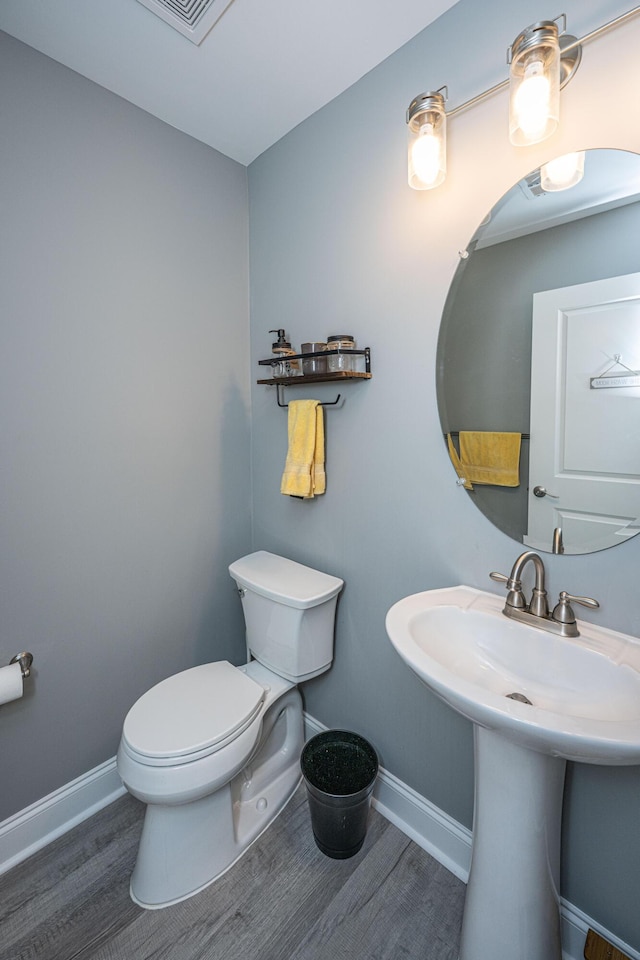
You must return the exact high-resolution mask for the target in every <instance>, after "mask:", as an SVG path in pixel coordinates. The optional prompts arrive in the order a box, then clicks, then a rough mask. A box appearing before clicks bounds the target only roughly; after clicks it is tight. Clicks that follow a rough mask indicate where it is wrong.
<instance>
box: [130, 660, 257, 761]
mask: <svg viewBox="0 0 640 960" xmlns="http://www.w3.org/2000/svg"><path fill="white" fill-rule="evenodd" d="M264 698H265V689H264V687H263V686H261V685H260V684H259V683H256V682H255V680H252V679H251V677H249V676H247V674H246V673H244V672H243V671H242V670H239V669H238V668H237V667H234V666H232V664H230V663H229V662H228V661H226V660H220V661H217V662H216V663H206V664H203V665H202V666H199V667H191V668H190V669H189V670H183V671H182V672H181V673H177V674H175V675H174V676H172V677H168V678H167V679H166V680H162V681H161V682H160V683H158V684H156V686H155V687H152V688H151V690H148V691H147V693H145V694H144V695H143V696H142V697H140V699H139V700H138V701H137V703H135V704H134V705H133V707H132V708H131V710H130V711H129V713H128V714H127V716H126V718H125V721H124V729H123V734H122V747H123V748H124V750H125V751H126V753H127V754H129V756H130V757H131V758H132V759H134V760H137V761H138V762H139V763H143V764H146V765H148V766H174V765H176V764H181V763H190V762H192V761H194V760H199V759H200V758H202V757H206V756H208V755H209V754H212V753H216V752H217V751H218V750H221V749H222V748H223V747H224V746H226V745H227V744H228V743H230V742H232V741H233V740H235V739H237V737H239V736H240V735H241V734H242V733H243V732H244V731H245V730H246V729H247V727H249V726H250V725H251V724H252V723H253V721H254V720H255V718H256V717H257V715H258V714H259V713H260V711H261V709H262V705H263V701H264Z"/></svg>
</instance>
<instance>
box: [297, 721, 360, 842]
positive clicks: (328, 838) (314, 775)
mask: <svg viewBox="0 0 640 960" xmlns="http://www.w3.org/2000/svg"><path fill="white" fill-rule="evenodd" d="M300 766H301V768H302V775H303V777H304V781H305V783H306V786H307V797H308V800H309V810H310V812H311V826H312V828H313V836H314V839H315V841H316V846H317V847H318V848H319V849H320V850H322V852H323V853H324V854H326V856H327V857H333V858H334V859H335V860H346V859H347V857H353V856H354V855H355V854H356V853H357V852H358V850H359V849H360V848H361V846H362V844H363V843H364V838H365V836H366V833H367V818H368V815H369V806H370V802H371V794H372V792H373V787H374V784H375V780H376V776H377V774H378V755H377V754H376V752H375V750H374V749H373V747H372V746H371V744H370V743H368V742H367V741H366V740H365V739H364V738H363V737H360V736H359V735H358V734H357V733H351V732H350V731H349V730H326V731H325V732H324V733H319V734H317V735H316V736H315V737H312V738H311V739H310V740H309V741H308V742H307V743H306V744H305V746H304V748H303V750H302V756H301V758H300Z"/></svg>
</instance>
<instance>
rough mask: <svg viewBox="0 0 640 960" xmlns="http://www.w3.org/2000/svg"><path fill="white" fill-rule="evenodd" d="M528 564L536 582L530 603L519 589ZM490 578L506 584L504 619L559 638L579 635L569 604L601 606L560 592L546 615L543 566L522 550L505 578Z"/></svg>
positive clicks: (497, 574) (536, 556)
mask: <svg viewBox="0 0 640 960" xmlns="http://www.w3.org/2000/svg"><path fill="white" fill-rule="evenodd" d="M529 561H531V563H533V565H534V567H535V573H536V580H535V586H534V588H533V592H532V594H531V600H530V601H529V603H527V601H526V599H525V595H524V591H523V589H522V571H523V570H524V568H525V567H526V565H527V563H529ZM489 576H490V577H491V579H492V580H497V581H498V583H506V585H507V591H508V592H507V600H506V603H505V605H504V609H503V611H502V612H503V613H504V615H505V617H511V618H512V619H513V620H519V621H520V622H521V623H527V624H529V625H530V626H533V627H539V628H540V629H542V630H548V631H549V632H550V633H557V634H559V635H560V636H561V637H579V636H580V631H579V630H578V623H577V620H576V615H575V613H574V612H573V607H572V606H571V602H570V601H573V602H574V603H581V604H582V605H583V606H585V607H599V606H600V604H599V603H598V601H597V600H593V599H592V598H591V597H575V596H573V595H572V594H570V593H567V592H566V590H563V591H562V592H561V594H560V598H559V600H558V603H557V604H556V606H555V607H554V609H553V613H552V614H551V615H549V604H548V602H547V590H546V586H545V569H544V563H543V562H542V558H541V557H540V556H538V554H537V553H534V552H533V551H532V550H525V552H524V553H521V554H520V556H519V557H518V559H517V560H516V562H515V563H514V565H513V568H512V570H511V573H510V574H509V576H508V577H507V576H505V575H504V573H495V572H494V573H490V574H489Z"/></svg>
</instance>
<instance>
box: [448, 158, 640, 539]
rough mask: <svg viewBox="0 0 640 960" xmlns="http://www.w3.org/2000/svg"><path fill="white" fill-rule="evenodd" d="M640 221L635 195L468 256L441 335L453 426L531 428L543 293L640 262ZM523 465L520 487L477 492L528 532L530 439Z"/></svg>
mask: <svg viewBox="0 0 640 960" xmlns="http://www.w3.org/2000/svg"><path fill="white" fill-rule="evenodd" d="M587 163H588V160H587ZM639 228H640V203H632V204H629V205H627V206H624V207H619V208H617V209H615V210H609V211H607V212H605V213H599V214H597V215H596V216H592V217H585V218H584V219H580V220H575V221H573V222H572V223H568V224H563V225H562V226H558V227H553V228H552V229H549V230H540V231H538V232H536V233H532V234H529V235H528V236H524V237H519V238H518V239H515V240H509V241H507V242H505V243H497V244H494V245H492V246H490V247H482V248H480V249H478V250H474V251H473V252H472V253H471V255H470V256H469V258H468V259H466V260H462V261H461V262H460V265H459V267H458V269H457V271H456V277H455V280H454V282H453V284H452V290H453V287H454V284H455V294H454V295H453V296H451V295H450V296H449V297H448V298H447V303H446V306H445V309H444V311H443V319H442V327H441V332H440V339H439V342H438V403H439V406H440V417H441V420H442V423H443V430H445V431H449V430H507V431H508V430H515V431H518V432H522V433H528V432H529V397H530V387H531V376H530V370H531V321H532V312H531V308H532V303H533V294H534V293H536V292H537V291H539V290H554V289H556V288H557V287H564V286H570V285H572V284H576V283H585V282H587V281H588V280H602V279H604V278H605V277H614V276H619V275H623V274H627V273H634V272H636V271H638V270H639V269H640V250H639V249H638V244H637V237H638V233H639ZM520 466H521V472H520V477H521V483H520V486H519V487H517V488H513V489H506V488H502V489H501V488H500V487H491V486H486V487H482V486H479V485H476V486H475V488H474V490H473V491H471V492H470V493H469V496H470V497H471V499H472V500H473V502H474V503H475V504H476V506H478V507H479V508H480V509H481V510H483V512H484V513H485V515H486V516H488V517H489V518H490V519H491V520H493V522H495V523H497V524H498V526H499V527H500V529H501V530H503V531H504V532H505V533H507V534H509V535H510V536H514V537H515V539H518V540H522V537H523V535H524V534H525V533H526V532H527V522H528V520H527V506H528V493H527V491H528V483H527V481H528V474H529V444H528V441H527V440H523V442H522V455H521V461H520Z"/></svg>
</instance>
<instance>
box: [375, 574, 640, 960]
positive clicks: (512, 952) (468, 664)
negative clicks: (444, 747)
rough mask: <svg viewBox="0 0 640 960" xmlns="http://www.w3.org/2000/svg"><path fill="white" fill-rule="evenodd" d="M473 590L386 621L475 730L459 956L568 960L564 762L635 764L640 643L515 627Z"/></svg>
mask: <svg viewBox="0 0 640 960" xmlns="http://www.w3.org/2000/svg"><path fill="white" fill-rule="evenodd" d="M503 607H504V599H503V598H501V597H498V596H495V595H494V594H491V593H485V592H484V591H482V590H476V589H474V588H472V587H466V586H459V587H449V588H445V589H442V590H428V591H425V592H424V593H417V594H414V595H413V596H410V597H406V598H405V599H403V600H400V601H399V602H398V603H396V604H395V605H394V606H393V607H391V609H390V610H389V613H388V614H387V619H386V628H387V633H388V635H389V638H390V640H391V642H392V644H393V646H394V647H395V648H396V650H397V652H398V653H399V654H400V656H401V657H402V659H403V660H404V661H405V662H406V663H407V664H408V666H409V667H411V669H412V670H414V671H415V673H417V675H418V676H419V677H420V679H421V680H422V681H423V682H424V683H425V684H426V685H427V687H429V689H430V690H432V691H433V692H434V693H436V694H437V695H438V696H439V697H441V698H442V699H443V700H444V701H445V702H446V703H448V704H449V705H450V706H451V707H453V709H454V710H457V711H458V713H461V714H462V715H463V716H465V717H468V719H469V720H471V721H473V723H474V743H475V766H476V771H475V808H474V821H473V849H472V858H471V870H470V874H469V883H468V886H467V896H466V900H465V911H464V920H463V927H462V941H461V946H460V960H560V958H561V956H562V950H561V944H560V911H559V893H558V882H559V864H560V823H561V812H562V793H563V788H564V772H565V764H566V761H567V760H576V761H580V762H584V763H598V764H636V763H640V640H638V639H637V638H635V637H631V636H627V635H626V634H622V633H617V632H616V631H614V630H607V629H605V628H602V627H597V626H595V625H593V624H590V623H585V622H582V621H581V622H580V624H579V627H580V636H578V637H575V638H571V639H568V638H566V637H560V636H555V635H553V634H551V633H548V632H546V631H545V630H542V629H539V628H537V627H535V626H528V625H525V624H522V623H518V622H515V621H513V620H510V619H507V618H506V617H504V616H503V614H502V609H503Z"/></svg>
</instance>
